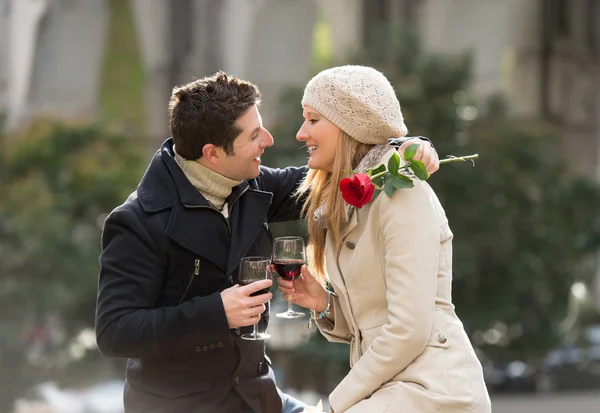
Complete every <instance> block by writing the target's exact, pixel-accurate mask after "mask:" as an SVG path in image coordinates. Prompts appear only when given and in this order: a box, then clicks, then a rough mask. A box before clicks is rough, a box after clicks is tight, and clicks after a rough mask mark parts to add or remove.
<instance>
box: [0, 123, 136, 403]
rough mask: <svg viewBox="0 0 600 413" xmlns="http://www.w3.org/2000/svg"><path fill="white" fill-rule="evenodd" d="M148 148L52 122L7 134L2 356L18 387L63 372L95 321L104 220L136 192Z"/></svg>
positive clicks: (0, 219) (90, 128) (1, 147)
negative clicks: (72, 348) (76, 340)
mask: <svg viewBox="0 0 600 413" xmlns="http://www.w3.org/2000/svg"><path fill="white" fill-rule="evenodd" d="M141 148H143V144H142V143H141V142H139V141H138V140H136V139H132V138H126V137H123V136H122V135H120V134H117V133H112V132H108V131H106V130H103V129H102V128H101V127H100V126H99V125H75V126H67V125H60V124H56V123H52V122H49V121H40V122H38V123H36V124H34V125H33V126H31V127H30V128H28V129H27V130H25V131H23V132H21V133H17V134H11V135H5V136H2V137H0V182H1V183H2V197H0V274H2V277H1V278H0V313H2V314H4V315H9V316H4V317H2V319H1V321H0V354H2V355H3V357H4V358H3V359H2V364H3V370H4V368H5V367H6V368H9V367H11V366H12V367H13V369H10V368H9V370H10V371H14V372H15V373H14V380H13V384H14V386H15V387H11V388H12V390H15V391H17V390H19V391H20V390H23V389H24V388H26V386H27V385H30V384H32V383H33V382H34V381H37V380H40V379H43V377H45V376H44V373H42V372H43V371H45V372H47V373H48V374H50V373H49V372H50V371H52V372H53V377H54V378H56V377H57V376H58V374H57V371H60V369H61V368H62V367H61V363H62V364H64V356H65V354H64V353H65V348H66V347H67V344H68V341H69V340H70V339H71V338H72V337H73V335H74V334H75V333H76V332H78V331H79V330H80V329H81V328H83V327H92V326H93V324H94V304H95V297H96V287H97V274H98V256H99V254H100V232H101V225H102V223H103V219H104V217H105V216H106V214H107V213H108V212H110V211H111V209H112V208H114V207H115V206H116V205H118V204H120V203H121V202H123V200H124V199H125V198H126V197H127V195H128V194H129V193H130V192H132V191H133V190H135V186H136V183H137V181H138V180H139V178H140V175H141V172H142V170H141V161H142V159H141V157H140V155H139V154H141V153H143V152H142V150H141ZM51 320H54V322H53V324H52V328H49V322H50V321H51ZM35 332H37V333H35ZM33 353H35V354H36V357H35V362H34V361H33V357H32V354H33ZM7 366H8V367H7ZM4 371H6V370H4ZM9 387H10V386H9ZM3 392H7V389H6V388H5V389H4V390H3ZM14 395H15V394H12V395H9V396H14ZM3 396H4V397H9V396H6V394H4V395H3ZM4 401H6V400H4ZM0 402H1V401H0Z"/></svg>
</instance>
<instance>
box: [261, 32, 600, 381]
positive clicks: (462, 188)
mask: <svg viewBox="0 0 600 413" xmlns="http://www.w3.org/2000/svg"><path fill="white" fill-rule="evenodd" d="M349 63H355V64H365V65H368V66H373V67H376V68H378V69H379V70H381V71H382V72H383V73H385V75H386V76H387V77H388V78H389V80H390V81H391V83H392V84H393V85H394V88H395V90H396V91H397V94H398V97H399V99H400V103H401V105H402V110H403V114H404V116H405V118H406V124H407V125H408V127H409V129H410V132H411V135H423V136H427V137H430V138H431V139H432V140H433V142H434V144H435V145H436V149H437V150H438V152H439V154H440V157H444V156H446V155H467V154H472V153H479V154H480V160H479V161H478V162H477V165H476V167H475V168H472V167H471V166H470V164H454V165H445V166H443V167H442V169H441V170H440V171H439V172H438V173H437V174H435V175H434V176H433V177H432V178H431V180H430V183H431V185H432V186H433V187H434V188H435V190H436V192H437V194H438V196H439V198H440V199H441V202H442V204H443V205H444V208H445V210H446V213H447V216H448V218H449V220H450V225H451V228H452V230H453V232H454V235H455V238H454V284H453V296H454V302H455V304H456V307H457V313H458V315H459V316H460V317H461V319H462V320H463V322H464V324H465V326H466V328H467V330H468V332H469V334H470V335H471V338H472V340H473V342H474V344H475V345H476V346H478V347H480V348H482V349H483V350H484V351H486V352H488V353H489V354H490V355H491V356H493V357H494V358H500V359H511V358H519V359H523V358H524V359H535V358H537V357H538V356H541V355H542V354H543V353H544V352H545V351H547V350H548V349H549V348H550V347H552V346H553V345H555V343H556V341H557V340H558V339H559V337H558V336H559V334H558V333H559V329H558V326H559V323H560V321H561V320H562V319H563V318H564V317H565V315H566V307H567V302H568V295H569V291H570V288H571V285H572V284H573V283H574V282H575V281H577V280H582V281H587V280H589V279H590V277H591V276H592V271H589V268H588V267H586V266H584V265H582V263H583V262H584V261H585V259H586V258H587V257H588V256H589V255H591V254H592V253H593V252H594V251H595V250H597V248H598V247H599V246H600V215H598V205H600V188H599V187H598V185H597V184H596V183H594V182H593V181H592V180H591V179H587V178H586V177H577V176H573V175H571V174H569V173H568V172H567V163H568V161H569V160H567V159H565V158H564V156H563V154H562V153H560V151H559V145H558V141H557V139H556V136H555V135H554V130H553V129H552V128H551V127H550V126H549V125H546V124H544V123H543V122H540V121H535V120H518V119H514V118H512V117H510V116H509V114H508V113H507V108H506V105H505V103H504V102H503V101H502V100H501V99H500V98H497V97H496V98H492V99H490V101H489V102H486V103H485V104H480V105H478V106H477V107H476V106H475V105H474V104H473V103H472V102H471V99H470V98H469V84H470V73H469V72H470V59H469V57H468V56H466V55H465V56H443V57H442V56H430V55H426V54H425V53H424V52H423V51H422V49H421V47H420V45H419V42H418V40H417V39H416V38H415V37H414V36H411V35H409V34H407V33H405V32H402V31H400V30H399V29H396V28H390V27H387V28H379V29H378V30H376V31H374V32H373V33H372V35H371V36H370V41H369V43H368V44H367V45H366V46H365V47H363V48H362V52H361V54H360V55H358V56H356V57H355V58H354V59H351V60H350V61H349ZM301 96H302V95H301V91H294V90H290V91H289V92H288V93H287V94H286V95H284V96H283V98H282V102H281V105H280V110H281V114H282V118H281V120H280V121H279V122H277V123H276V124H275V125H274V126H275V127H273V128H272V130H271V131H272V132H273V134H274V136H276V137H277V136H280V137H283V139H288V140H290V141H291V136H294V134H295V132H296V131H297V128H298V126H299V125H300V122H301V121H302V120H301V117H300V114H301V109H300V106H299V102H300V98H301ZM280 139H281V138H280ZM290 145H291V144H282V143H281V141H278V143H277V145H275V147H274V148H273V149H270V151H271V153H270V155H269V156H271V157H273V158H276V159H282V160H283V161H284V163H288V162H291V161H290V159H289V158H290V153H291V152H290ZM296 145H297V144H296ZM296 147H297V146H296ZM280 151H281V152H280ZM302 156H305V155H304V153H303V155H302ZM298 159H299V161H300V159H301V158H300V156H298ZM299 161H297V163H298V162H299ZM574 161H576V160H574ZM399 213H401V211H399ZM322 341H323V340H322V339H321V338H320V337H316V336H315V337H313V338H312V339H311V341H309V343H308V345H307V348H305V349H302V351H301V352H299V353H298V354H300V353H302V355H303V356H304V355H306V354H310V358H312V360H313V362H314V365H313V367H314V368H315V369H316V370H317V371H321V370H322V366H323V363H327V362H328V360H330V359H331V355H330V354H329V353H328V352H327V351H323V350H322V349H321V346H322V344H323V343H322ZM342 349H343V350H339V348H338V349H337V351H344V352H347V349H345V348H344V347H342ZM338 360H339V359H338ZM344 362H345V361H344ZM303 363H304V365H306V363H309V362H308V361H307V360H306V359H304V360H303ZM346 369H347V367H346Z"/></svg>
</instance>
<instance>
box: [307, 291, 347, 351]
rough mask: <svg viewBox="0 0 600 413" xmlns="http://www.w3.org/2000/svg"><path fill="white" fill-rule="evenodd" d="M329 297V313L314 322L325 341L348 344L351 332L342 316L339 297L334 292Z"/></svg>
mask: <svg viewBox="0 0 600 413" xmlns="http://www.w3.org/2000/svg"><path fill="white" fill-rule="evenodd" d="M330 297H331V303H330V309H329V311H330V312H331V314H330V316H329V317H324V318H318V319H317V322H316V324H317V327H318V328H319V331H320V332H321V334H323V337H325V338H326V339H327V341H330V342H332V343H344V344H350V340H351V339H352V336H353V334H352V332H351V331H350V327H348V322H347V321H346V317H344V313H343V312H342V308H341V306H340V299H339V297H338V296H337V295H334V294H331V296H330Z"/></svg>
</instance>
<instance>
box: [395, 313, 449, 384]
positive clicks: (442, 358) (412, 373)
mask: <svg viewBox="0 0 600 413" xmlns="http://www.w3.org/2000/svg"><path fill="white" fill-rule="evenodd" d="M448 326H449V323H448V321H447V320H446V317H445V315H444V313H443V312H442V311H438V310H436V311H434V316H433V326H432V329H431V333H430V334H429V339H428V340H427V343H426V345H425V348H424V349H423V352H422V353H421V354H420V355H419V356H418V357H417V358H415V359H414V360H413V361H412V363H410V364H409V365H408V366H407V367H406V369H404V371H402V372H400V373H399V374H398V375H397V376H396V380H399V381H402V382H405V383H406V384H408V385H410V386H412V387H414V388H417V389H419V388H420V389H423V390H425V391H428V392H430V393H437V394H443V395H448V394H449V393H448V389H449V387H448V386H449V383H448V367H449V365H448V352H449V351H450V346H451V340H450V339H449V337H448Z"/></svg>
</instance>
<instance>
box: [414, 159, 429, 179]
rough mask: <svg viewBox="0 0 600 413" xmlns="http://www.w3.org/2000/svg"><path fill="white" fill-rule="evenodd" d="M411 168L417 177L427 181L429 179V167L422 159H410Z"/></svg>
mask: <svg viewBox="0 0 600 413" xmlns="http://www.w3.org/2000/svg"><path fill="white" fill-rule="evenodd" d="M410 169H412V171H413V173H414V174H415V176H416V177H417V178H419V179H420V180H421V181H426V180H427V179H429V173H428V172H427V168H425V165H424V164H423V162H421V161H415V160H414V159H411V160H410Z"/></svg>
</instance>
